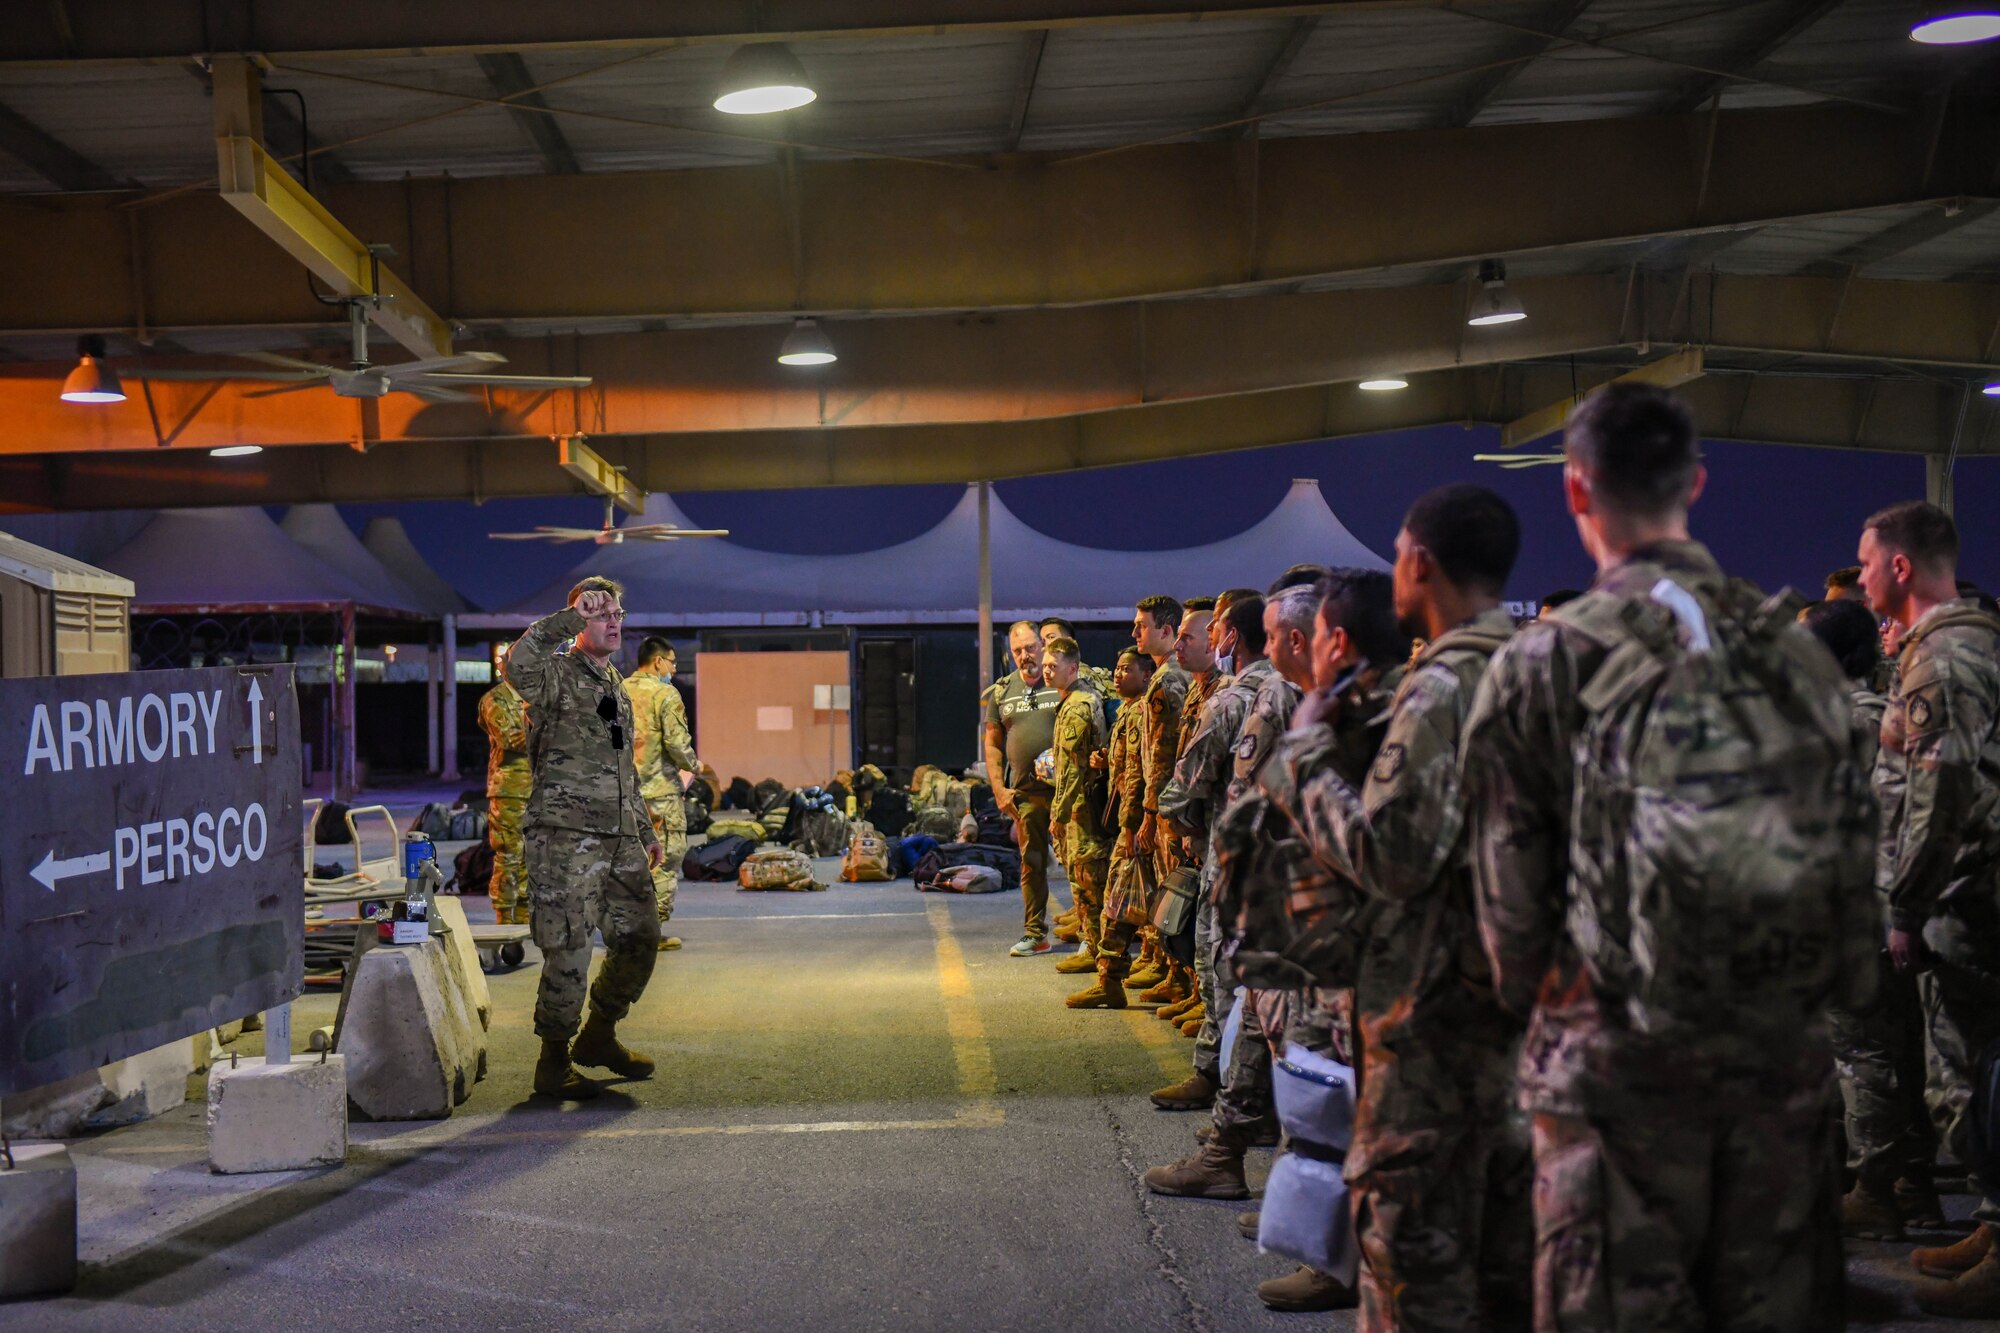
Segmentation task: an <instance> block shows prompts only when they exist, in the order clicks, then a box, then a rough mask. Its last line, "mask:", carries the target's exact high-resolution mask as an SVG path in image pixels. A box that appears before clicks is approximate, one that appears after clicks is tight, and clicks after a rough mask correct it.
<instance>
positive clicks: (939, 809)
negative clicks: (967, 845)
mask: <svg viewBox="0 0 2000 1333" xmlns="http://www.w3.org/2000/svg"><path fill="white" fill-rule="evenodd" d="M909 832H910V834H919V833H921V834H923V835H924V836H926V837H930V838H936V839H937V840H938V841H939V842H950V841H952V840H953V839H955V838H957V837H958V821H957V820H955V819H953V818H952V817H951V814H950V812H948V811H947V810H946V809H945V808H944V807H943V806H941V805H926V806H921V807H919V808H918V810H917V812H916V814H914V815H913V816H911V818H910V829H909ZM905 836H908V835H905Z"/></svg>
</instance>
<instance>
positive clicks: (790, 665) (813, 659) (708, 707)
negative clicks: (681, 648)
mask: <svg viewBox="0 0 2000 1333" xmlns="http://www.w3.org/2000/svg"><path fill="white" fill-rule="evenodd" d="M847 683H848V655H847V654H846V653H844V652H789V653H788V652H776V653H756V652H751V653H728V652H721V653H718V652H707V653H703V654H702V655H701V657H700V658H699V659H698V660H697V662H696V664H695V700H696V712H697V719H698V722H699V725H700V728H701V748H700V754H701V757H702V758H703V759H704V760H705V761H707V762H708V763H710V764H712V765H714V767H715V771H716V774H717V776H718V777H720V778H721V779H722V782H723V785H725V786H727V785H728V783H729V780H730V779H731V778H734V777H742V778H747V779H749V780H750V781H751V782H753V783H754V782H759V781H761V780H763V779H764V778H776V779H777V780H778V781H780V782H782V783H784V784H785V785H786V786H788V787H804V786H811V785H813V784H816V783H822V782H825V781H826V780H827V779H828V778H830V777H832V775H833V774H834V772H835V771H836V770H839V769H843V768H847V767H848V766H849V756H850V755H851V754H852V748H851V747H852V742H851V740H850V734H849V721H848V713H847V711H846V710H844V709H841V710H821V709H816V708H814V707H813V687H814V686H815V685H831V686H845V685H847Z"/></svg>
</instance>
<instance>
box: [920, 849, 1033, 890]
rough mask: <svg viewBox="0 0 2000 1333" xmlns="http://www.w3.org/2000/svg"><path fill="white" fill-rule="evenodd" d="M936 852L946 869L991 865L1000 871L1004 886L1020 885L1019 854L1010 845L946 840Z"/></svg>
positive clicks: (1011, 887)
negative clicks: (1001, 845) (994, 845)
mask: <svg viewBox="0 0 2000 1333" xmlns="http://www.w3.org/2000/svg"><path fill="white" fill-rule="evenodd" d="M937 854H938V860H939V861H940V862H941V863H942V864H943V867H944V868H945V869H947V870H949V869H950V868H951V867H953V866H991V867H992V868H993V869H995V870H997V871H999V872H1000V880H1001V883H1002V884H1003V885H1004V886H1005V887H1006V888H1009V889H1018V888H1020V887H1021V854H1020V853H1019V852H1017V851H1015V850H1014V849H1013V848H1012V847H993V846H989V845H988V844H986V843H983V842H947V843H943V844H941V845H940V846H939V847H938V849H937Z"/></svg>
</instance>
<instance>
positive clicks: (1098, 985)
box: [1063, 977, 1125, 1009]
mask: <svg viewBox="0 0 2000 1333" xmlns="http://www.w3.org/2000/svg"><path fill="white" fill-rule="evenodd" d="M1063 1003H1064V1004H1066V1005H1068V1006H1069V1007H1070V1008H1072V1009H1123V1008H1124V1007H1125V988H1124V987H1123V986H1121V985H1119V984H1118V983H1117V982H1115V981H1111V980H1109V979H1108V978H1103V977H1100V978H1099V979H1098V980H1097V981H1096V982H1095V983H1094V984H1093V985H1092V986H1091V987H1090V989H1089V990H1080V991H1078V992H1077V993H1076V994H1074V995H1072V996H1070V997H1069V998H1068V999H1067V1000H1064V1001H1063Z"/></svg>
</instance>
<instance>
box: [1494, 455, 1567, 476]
mask: <svg viewBox="0 0 2000 1333" xmlns="http://www.w3.org/2000/svg"><path fill="white" fill-rule="evenodd" d="M1563 458H1564V456H1563V455H1562V454H1474V455H1473V456H1472V461H1473V462H1475V463H1498V464H1499V465H1500V466H1501V467H1502V468H1504V469H1506V470H1507V471H1509V472H1519V471H1520V470H1521V469H1522V468H1524V467H1551V466H1553V465H1555V464H1557V463H1560V462H1562V461H1563Z"/></svg>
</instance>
